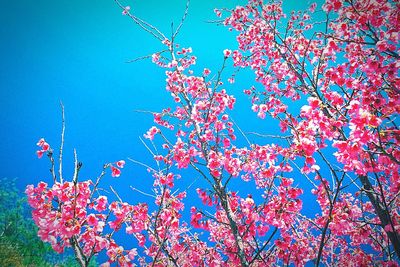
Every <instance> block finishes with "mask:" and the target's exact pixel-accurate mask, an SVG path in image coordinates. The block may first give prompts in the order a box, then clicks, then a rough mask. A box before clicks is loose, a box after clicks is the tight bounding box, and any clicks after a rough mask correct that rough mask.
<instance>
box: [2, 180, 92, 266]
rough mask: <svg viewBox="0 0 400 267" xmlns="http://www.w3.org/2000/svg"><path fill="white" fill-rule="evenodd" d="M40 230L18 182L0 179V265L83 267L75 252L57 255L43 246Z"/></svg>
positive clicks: (46, 245)
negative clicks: (20, 192) (74, 254)
mask: <svg viewBox="0 0 400 267" xmlns="http://www.w3.org/2000/svg"><path fill="white" fill-rule="evenodd" d="M37 230H38V229H37V227H36V225H35V224H34V222H33V220H32V219H31V218H30V214H29V209H28V205H27V201H26V199H25V198H23V197H21V196H20V195H19V192H18V189H17V187H16V179H7V178H0V266H15V267H19V266H43V267H46V266H49V267H50V266H59V267H62V266H63V267H72V266H79V265H78V264H77V263H76V262H75V259H74V257H73V255H72V254H71V253H69V254H68V253H66V254H65V255H59V254H56V253H55V252H54V251H53V250H52V248H51V246H50V245H49V244H45V243H43V242H42V241H41V240H40V239H39V237H38V236H37ZM95 265H96V263H95V260H93V263H91V266H95Z"/></svg>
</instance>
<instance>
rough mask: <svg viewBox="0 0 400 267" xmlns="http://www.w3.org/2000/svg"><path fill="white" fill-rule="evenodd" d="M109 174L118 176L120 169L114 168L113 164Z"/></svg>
mask: <svg viewBox="0 0 400 267" xmlns="http://www.w3.org/2000/svg"><path fill="white" fill-rule="evenodd" d="M110 168H111V172H112V173H111V176H112V177H119V176H120V175H121V170H120V169H118V168H115V167H114V166H111V167H110Z"/></svg>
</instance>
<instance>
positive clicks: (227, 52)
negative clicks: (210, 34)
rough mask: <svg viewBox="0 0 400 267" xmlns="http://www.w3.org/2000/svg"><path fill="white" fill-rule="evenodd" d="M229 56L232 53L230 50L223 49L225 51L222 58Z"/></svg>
mask: <svg viewBox="0 0 400 267" xmlns="http://www.w3.org/2000/svg"><path fill="white" fill-rule="evenodd" d="M231 54H232V51H231V50H229V49H225V50H224V56H225V57H226V58H227V57H229V56H230V55H231Z"/></svg>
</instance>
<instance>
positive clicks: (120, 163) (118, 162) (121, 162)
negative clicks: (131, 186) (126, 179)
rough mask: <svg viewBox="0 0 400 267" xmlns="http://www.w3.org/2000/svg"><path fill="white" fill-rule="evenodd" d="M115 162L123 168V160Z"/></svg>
mask: <svg viewBox="0 0 400 267" xmlns="http://www.w3.org/2000/svg"><path fill="white" fill-rule="evenodd" d="M115 164H117V166H118V167H119V168H121V169H122V168H124V165H125V160H120V161H117V162H116V163H115Z"/></svg>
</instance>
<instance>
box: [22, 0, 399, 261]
mask: <svg viewBox="0 0 400 267" xmlns="http://www.w3.org/2000/svg"><path fill="white" fill-rule="evenodd" d="M115 2H116V4H117V5H118V6H119V7H121V10H122V14H123V15H125V16H127V17H128V18H130V19H132V21H133V22H134V23H135V24H136V25H137V26H139V27H140V28H141V29H142V30H145V31H147V32H148V33H149V34H151V35H152V36H153V37H154V38H155V39H156V40H157V41H158V42H160V43H161V44H162V45H163V47H164V49H163V50H161V51H159V52H156V53H154V54H153V55H152V57H151V59H152V61H153V62H154V63H155V64H156V65H157V66H158V67H160V68H163V69H165V75H166V90H167V91H168V92H169V93H170V95H171V97H172V99H173V100H174V103H175V104H174V105H173V106H171V107H165V108H164V109H162V111H161V112H153V113H152V114H153V116H154V122H155V125H154V126H153V127H151V128H150V129H149V130H148V131H147V133H146V134H145V135H144V137H145V138H146V139H147V142H146V143H145V145H146V146H147V147H148V149H149V152H150V153H152V156H153V157H154V160H155V162H154V166H146V167H147V169H148V171H149V176H152V178H153V179H154V183H153V188H152V189H151V192H152V194H151V196H152V197H153V200H154V203H152V204H155V205H150V203H136V204H130V203H127V202H125V201H124V200H123V199H121V197H120V196H119V195H118V192H117V190H114V188H112V187H111V188H110V190H111V194H109V195H107V194H105V193H104V190H100V189H101V187H100V186H101V180H102V178H103V177H105V176H106V175H107V173H108V172H111V175H112V176H114V177H118V176H120V174H121V169H122V168H123V167H124V164H125V161H124V160H119V161H116V162H114V163H109V164H105V165H104V166H103V170H102V171H101V173H100V174H99V175H98V177H97V178H94V179H92V180H87V181H80V180H79V179H78V178H79V170H80V168H81V163H79V161H78V159H77V155H76V153H75V173H74V175H73V177H72V178H71V179H69V180H68V179H65V177H63V171H62V153H63V143H64V127H63V131H62V135H61V136H62V138H61V139H62V140H61V146H60V149H59V157H58V164H57V163H56V161H57V160H56V159H55V157H54V153H55V150H54V149H53V147H51V146H50V145H49V144H48V143H47V142H46V141H45V140H44V139H41V140H40V141H39V142H38V146H39V147H40V149H39V150H38V152H37V154H38V156H39V157H42V156H43V155H47V156H48V158H49V159H50V162H51V174H52V182H51V184H48V183H45V182H40V183H39V184H38V185H37V186H33V185H29V186H28V187H27V189H26V193H27V195H28V200H29V203H30V205H31V206H32V208H33V211H32V216H33V219H34V221H35V223H36V224H37V226H38V227H39V232H38V235H39V236H40V237H41V238H42V240H43V241H46V242H49V243H50V244H51V245H52V247H53V248H54V250H55V251H57V252H60V253H61V252H63V251H64V249H65V248H66V247H72V248H73V249H74V253H75V256H76V259H77V261H78V262H79V264H80V265H81V266H87V265H88V263H89V262H90V259H91V258H92V257H93V256H94V255H97V254H98V253H100V252H102V251H105V252H106V254H107V256H108V261H107V262H105V263H104V264H103V266H108V265H110V264H116V265H118V266H133V265H135V264H139V265H146V266H147V265H150V266H271V265H295V266H303V265H305V264H307V263H313V264H315V265H316V266H320V265H323V266H325V265H326V266H377V265H379V266H381V265H385V266H399V264H398V261H399V257H400V208H399V207H400V199H399V195H400V179H399V166H400V150H399V144H400V130H399V127H398V122H397V116H398V112H399V109H400V94H399V93H400V78H399V67H400V58H399V53H398V50H399V38H400V36H399V33H400V20H399V18H400V8H399V3H398V2H397V1H390V0H379V1H378V0H362V1H361V0H333V1H326V3H324V4H323V5H320V6H318V5H317V4H311V6H310V8H309V9H308V10H303V11H296V12H295V11H293V12H291V13H290V14H286V13H285V12H284V11H283V8H282V3H281V2H278V1H270V2H267V3H264V2H263V1H262V0H248V2H247V3H246V4H245V5H243V6H238V7H236V8H234V9H218V10H217V9H216V10H215V13H216V16H217V20H216V23H220V24H223V25H225V26H226V27H227V28H228V29H229V30H230V31H234V32H236V34H237V43H238V48H237V49H236V50H229V49H226V50H224V51H223V54H222V55H221V58H222V61H223V64H222V67H221V68H219V69H216V70H212V69H211V68H210V69H207V68H205V69H204V70H203V71H202V72H201V73H195V71H194V70H193V65H194V64H195V62H196V57H195V56H194V55H193V54H192V49H191V48H185V47H181V46H179V45H178V44H177V43H176V41H175V40H176V36H177V34H178V33H179V31H180V28H181V27H182V25H183V23H184V21H185V19H186V16H187V14H188V5H189V2H187V6H186V10H185V13H184V15H183V18H182V22H181V23H180V25H178V27H177V28H176V30H175V31H174V32H173V34H172V35H171V36H167V35H165V34H164V33H163V32H161V31H160V30H159V29H158V28H156V27H155V26H153V25H151V24H149V23H148V22H146V21H145V20H143V19H141V18H139V17H137V16H136V15H135V13H134V11H132V10H131V9H130V7H129V6H124V5H123V4H122V3H120V2H119V1H117V0H116V1H115ZM228 64H233V66H234V67H235V71H234V72H233V73H227V72H226V69H225V66H227V65H228ZM240 71H251V72H254V77H255V78H254V83H253V84H252V85H249V86H248V88H242V89H244V90H243V92H244V94H245V95H247V96H248V98H249V101H250V102H251V106H252V110H253V111H254V112H255V113H256V115H257V116H258V117H259V119H260V120H261V121H260V123H262V120H263V119H265V118H267V117H268V118H270V119H273V120H276V121H277V122H278V123H279V128H280V129H279V130H280V131H281V133H282V134H281V135H271V134H265V135H262V134H260V133H259V134H257V135H259V136H261V138H263V140H264V141H263V143H267V144H266V145H261V144H259V143H256V142H252V141H251V139H252V138H251V137H250V135H252V134H251V133H246V132H244V131H242V129H241V128H240V125H236V123H235V122H234V121H233V120H232V118H231V116H230V115H231V114H230V112H231V110H234V108H235V100H236V98H235V96H234V95H232V94H231V93H230V92H229V91H228V90H227V86H226V85H225V83H226V81H228V82H230V83H234V80H235V78H236V74H237V73H238V72H240ZM293 103H300V105H302V107H301V108H300V109H299V110H296V109H294V108H292V107H291V106H293ZM294 106H296V105H294ZM62 110H63V112H64V109H63V108H62ZM63 117H64V115H63ZM63 124H64V119H63ZM244 142H246V143H247V145H241V144H243V143H244ZM153 146H154V149H153V148H152V147H153ZM141 164H142V165H144V164H143V163H141ZM57 169H58V170H57ZM183 169H191V170H192V171H194V172H195V173H196V174H197V175H199V176H200V177H201V179H202V180H203V181H204V183H203V184H204V187H202V188H197V189H190V188H189V189H187V190H195V191H196V193H197V195H198V197H199V198H200V199H201V201H202V203H203V205H197V206H192V207H190V206H187V205H185V204H190V202H189V201H188V199H187V197H186V195H187V193H188V192H187V190H179V189H177V188H178V186H177V184H179V183H180V181H181V180H182V179H192V178H191V176H190V175H187V177H186V176H185V175H186V173H187V172H182V170H183ZM121 178H122V177H121ZM238 182H241V183H245V184H246V186H253V187H254V191H253V192H254V194H253V195H240V192H239V190H238V188H236V187H235V186H234V184H235V185H236V184H237V183H238ZM300 184H301V185H304V184H307V186H304V187H303V186H299V185H300ZM143 194H147V193H145V192H143ZM305 195H313V199H315V201H316V203H315V205H317V206H318V209H317V210H315V212H314V215H313V216H310V215H309V214H310V211H309V210H308V208H307V206H309V203H306V202H303V199H304V196H305ZM308 199H309V198H308ZM153 206H154V207H156V208H155V209H154V210H153V209H152V208H151V207H153ZM184 210H190V214H191V216H190V218H187V217H185V216H183V211H184ZM118 231H123V232H124V233H126V235H128V236H131V240H132V245H131V246H130V247H129V248H126V247H123V246H122V245H121V244H119V242H118V240H117V239H116V238H114V237H115V233H116V232H118Z"/></svg>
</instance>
